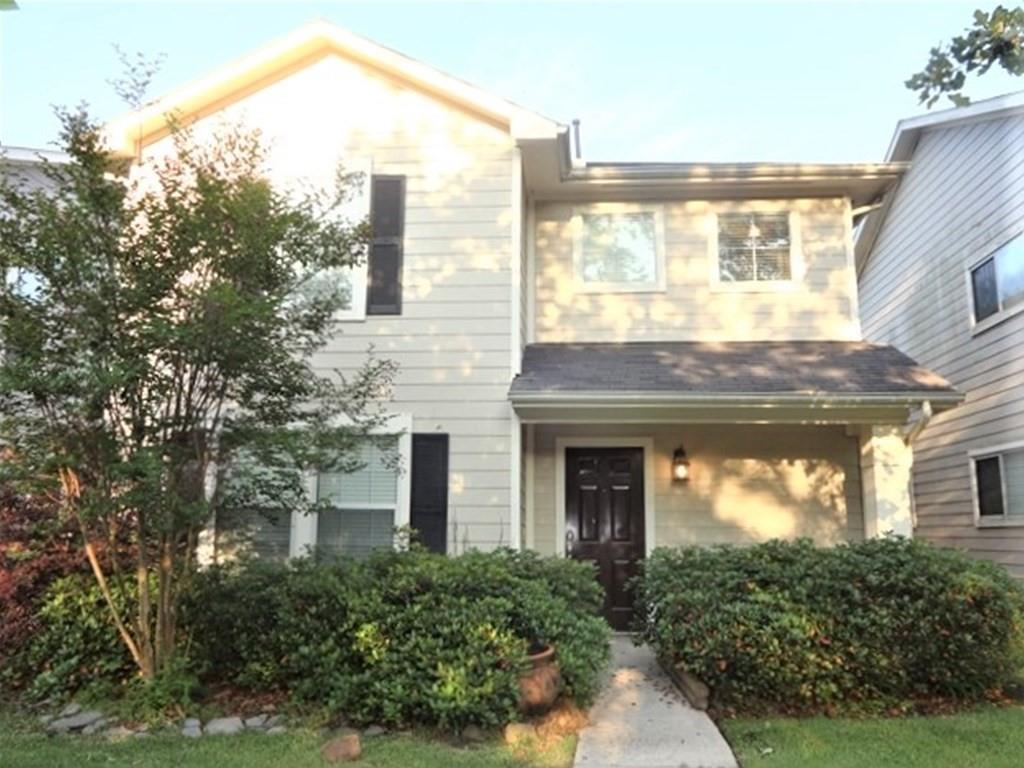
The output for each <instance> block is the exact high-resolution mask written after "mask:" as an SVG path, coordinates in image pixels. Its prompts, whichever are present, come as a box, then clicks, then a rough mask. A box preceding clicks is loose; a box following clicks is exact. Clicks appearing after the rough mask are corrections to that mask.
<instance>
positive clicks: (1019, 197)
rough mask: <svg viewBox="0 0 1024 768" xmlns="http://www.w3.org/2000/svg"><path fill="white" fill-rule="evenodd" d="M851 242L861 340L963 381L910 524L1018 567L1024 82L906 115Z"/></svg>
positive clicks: (921, 448) (923, 453) (917, 473)
mask: <svg viewBox="0 0 1024 768" xmlns="http://www.w3.org/2000/svg"><path fill="white" fill-rule="evenodd" d="M887 159H888V160H889V161H890V162H909V163H910V168H909V170H908V171H907V172H906V174H905V175H904V177H903V179H902V180H901V181H900V183H899V185H898V186H897V187H896V188H895V189H894V190H893V191H892V192H890V193H889V194H888V195H887V196H886V197H885V199H884V201H883V202H882V203H881V205H880V207H879V208H878V209H877V210H876V211H874V212H873V213H871V214H870V216H869V217H868V218H867V219H866V220H865V222H864V225H863V227H862V228H861V231H860V232H859V233H858V237H857V243H856V254H857V267H858V273H859V279H860V302H861V316H862V318H863V322H864V333H865V335H866V337H867V338H869V339H872V340H875V341H880V342H884V343H889V344H894V345H896V346H898V347H899V348H900V349H902V350H905V351H906V352H908V353H909V354H911V355H913V356H914V358H916V359H918V360H920V361H921V362H923V363H924V364H926V365H928V366H929V367H930V368H933V369H935V370H936V371H938V372H940V373H941V374H942V375H943V376H945V377H946V378H947V379H949V380H950V381H951V382H953V383H954V384H955V385H956V387H957V388H958V389H959V390H960V391H962V392H964V393H965V395H966V399H965V401H964V404H963V405H962V406H960V407H959V408H957V409H956V410H954V411H951V412H949V413H945V414H942V415H939V416H936V418H935V419H934V420H933V421H932V423H931V424H930V425H929V426H928V427H927V428H926V429H925V430H924V431H923V432H922V433H921V435H920V437H919V438H918V440H917V443H916V460H915V465H914V473H913V488H914V501H915V511H916V515H917V531H916V535H919V536H921V537H922V538H925V539H928V540H929V541H934V542H936V543H939V544H944V545H947V546H956V547H962V548H965V549H967V550H969V551H970V552H971V553H973V554H975V555H977V556H979V557H985V558H988V559H990V560H993V561H995V562H997V563H1001V564H1003V565H1005V566H1006V567H1007V568H1008V569H1009V570H1010V571H1011V572H1012V573H1014V574H1015V575H1016V576H1018V577H1024V92H1020V93H1015V94H1010V95H1008V96H1003V97H1000V98H996V99H989V100H987V101H981V102H978V103H976V104H972V105H970V106H968V107H963V108H960V109H949V110H944V111H941V112H935V113H933V114H928V115H923V116H921V117H914V118H910V119H908V120H903V121H902V122H900V123H899V125H898V126H897V127H896V133H895V135H894V136H893V139H892V142H891V144H890V145H889V150H888V155H887Z"/></svg>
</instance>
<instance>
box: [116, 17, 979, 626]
mask: <svg viewBox="0 0 1024 768" xmlns="http://www.w3.org/2000/svg"><path fill="white" fill-rule="evenodd" d="M172 111H173V112H174V113H176V114H177V116H178V119H179V120H182V121H185V122H188V123H190V124H192V125H193V127H194V129H195V132H196V135H198V136H200V137H202V136H204V135H208V134H207V133H206V132H207V130H208V128H209V127H210V126H216V125H217V124H218V123H220V122H221V121H223V120H230V121H241V122H243V123H245V124H247V125H250V126H252V127H256V128H259V129H260V131H261V132H262V136H263V137H264V139H265V140H266V141H267V142H268V146H269V151H270V153H269V164H270V174H271V176H272V178H273V180H274V181H275V182H276V183H280V184H284V185H287V184H292V183H297V182H309V181H312V182H314V183H316V182H326V181H327V180H329V179H330V178H331V177H332V175H333V173H334V170H335V168H336V166H337V164H338V163H339V161H340V162H342V163H344V164H345V165H346V166H347V167H348V168H349V169H361V170H364V171H366V174H365V178H366V188H365V189H364V190H363V192H362V194H361V195H358V196H357V199H356V201H355V202H354V203H353V205H354V209H353V212H354V213H359V214H365V215H368V216H369V219H370V222H371V225H372V228H373V241H372V245H371V249H370V254H369V259H368V264H367V265H365V266H364V267H362V268H359V269H353V270H351V272H350V273H348V274H346V275H343V276H339V279H344V280H347V281H348V282H349V284H350V285H351V287H352V289H353V291H352V296H353V300H352V303H351V306H349V307H348V308H347V309H346V310H345V311H344V312H342V313H340V314H339V316H338V318H337V333H336V335H335V336H334V338H332V340H331V341H330V343H329V344H328V345H327V347H326V348H325V349H324V350H323V351H322V352H321V353H320V355H319V357H318V358H317V360H316V363H317V364H318V365H319V366H321V367H322V368H323V370H324V371H325V372H326V371H329V370H332V369H341V370H353V369H355V368H357V367H358V366H359V365H360V363H361V362H362V360H363V359H364V356H365V354H366V350H367V347H368V346H370V345H373V346H374V347H375V349H376V351H377V353H378V354H380V355H383V356H387V357H389V358H391V359H393V360H395V361H396V362H397V363H398V365H399V367H400V371H399V374H398V377H397V381H396V384H395V390H394V396H393V398H392V400H391V401H390V402H389V403H387V408H388V409H389V410H390V411H391V412H392V414H393V418H392V420H391V423H390V425H389V427H388V429H387V432H388V433H389V434H392V435H393V436H394V439H395V440H396V442H397V446H398V450H399V453H400V455H401V457H402V462H401V463H402V466H401V468H400V469H399V470H396V469H395V468H394V467H392V466H390V465H389V464H387V463H386V462H383V461H381V459H380V457H379V456H377V455H376V454H375V453H374V452H373V450H372V449H367V454H366V455H365V456H364V458H365V460H366V466H365V468H364V469H362V470H360V471H358V472H356V473H353V474H348V475H337V474H330V475H321V476H319V477H313V478H310V486H309V493H310V494H311V495H312V496H315V497H317V498H319V499H321V500H325V501H328V502H330V506H331V507H332V509H331V511H329V512H322V513H320V514H319V515H316V516H303V515H299V514H287V513H283V514H280V515H277V516H276V517H275V516H258V517H257V516H254V517H253V519H252V520H249V521H239V520H218V521H216V525H215V526H214V530H213V531H212V536H211V537H210V538H211V539H212V541H210V542H209V543H210V545H211V550H210V554H212V556H214V557H221V556H226V555H228V554H229V553H230V546H229V541H230V539H231V537H232V534H233V532H234V531H236V530H237V529H238V527H239V525H240V524H243V525H245V526H247V527H248V528H249V529H250V531H251V533H252V534H253V536H254V538H255V545H256V547H257V550H258V551H260V552H262V553H264V554H269V555H278V556H284V555H292V556H297V555H301V554H303V553H305V552H306V551H307V550H308V548H309V547H310V546H314V545H315V546H318V547H321V548H323V549H326V550H328V551H334V552H341V553H347V554H358V553H361V552H365V551H367V550H368V549H372V548H373V547H377V546H387V545H390V544H391V542H392V528H393V526H395V525H402V524H406V523H408V524H411V525H412V526H413V527H414V528H416V529H417V530H419V531H420V532H421V533H422V535H423V537H424V539H425V540H426V542H427V544H428V545H429V546H430V547H432V548H433V549H435V550H438V551H442V552H448V553H457V552H461V551H463V550H464V549H466V548H468V547H479V548H485V549H486V548H493V547H497V546H501V545H505V546H511V547H514V548H521V547H531V548H534V549H537V550H539V551H541V552H543V553H548V554H564V555H568V556H572V557H577V558H581V559H587V560H592V561H594V562H596V563H597V565H598V568H599V572H600V579H601V582H602V584H603V585H604V586H605V589H606V593H607V602H606V612H607V615H608V616H609V618H610V620H611V621H612V622H613V623H614V624H616V625H619V626H621V625H622V624H623V622H624V618H625V616H626V615H627V614H628V612H629V609H630V606H631V600H630V598H629V596H628V594H627V592H626V590H625V586H624V585H625V584H626V582H627V580H628V578H629V576H630V575H631V574H632V573H633V572H634V571H635V566H636V563H637V561H638V560H640V559H642V558H643V557H644V556H645V555H646V554H647V553H648V552H650V550H651V549H652V548H653V547H655V546H658V545H680V544H691V543H696V544H711V543H724V542H730V543H748V542H755V541H761V540H765V539H769V538H793V537H798V536H807V537H811V538H813V539H814V540H816V541H818V542H820V543H834V542H840V541H848V540H858V539H861V538H864V537H865V536H875V535H878V534H880V533H883V532H885V531H890V530H893V531H896V532H899V533H904V534H910V533H911V532H912V529H911V524H910V521H911V504H910V495H909V472H910V466H911V463H912V462H911V458H912V454H911V448H910V446H909V444H908V442H909V437H910V436H912V434H913V432H914V430H915V425H919V424H920V423H921V420H922V419H923V417H924V415H925V414H927V413H929V412H934V413H939V412H941V411H943V410H945V409H948V408H951V407H953V406H954V405H955V404H956V403H958V402H959V400H960V395H959V394H958V393H957V392H956V391H955V390H953V388H952V387H950V385H949V384H948V383H947V382H946V381H944V380H943V379H942V378H941V377H939V376H937V375H935V374H933V373H931V372H929V371H927V370H925V369H923V368H921V367H920V366H918V365H917V364H916V363H915V362H914V361H913V360H911V359H909V358H908V357H906V356H905V355H903V354H902V353H901V352H899V351H897V350H896V349H892V348H889V347H884V346H877V345H872V344H867V343H865V342H864V341H863V340H862V335H861V327H860V319H859V315H858V309H857V307H858V302H857V285H856V274H855V270H854V249H853V211H854V210H855V209H859V208H861V207H862V206H864V205H867V204H869V203H870V202H871V201H874V200H876V199H878V198H879V197H880V196H882V195H883V194H884V193H885V191H886V190H887V189H888V188H889V187H890V186H891V185H892V184H893V183H895V182H896V181H897V179H898V178H899V176H900V174H901V173H902V172H903V171H904V168H905V167H904V166H903V165H902V164H899V163H878V164H834V165H821V164H777V163H776V164H773V163H737V164H716V163H641V164H635V163H584V162H582V161H580V160H579V159H574V158H573V154H574V153H573V152H572V151H571V149H570V136H569V131H568V130H567V127H566V126H565V125H563V124H560V123H557V122H554V121H552V120H549V119H547V118H545V117H543V116H540V115H537V114H535V113H532V112H529V111H528V110H525V109H523V108H522V107H519V106H517V105H515V104H512V103H510V102H507V101H505V100H503V99H499V98H496V97H495V96H493V95H491V94H488V93H485V92H483V91H481V90H479V89H477V88H475V87H473V86H471V85H468V84H467V83H465V82H464V81H462V80H459V79H456V78H453V77H450V76H448V75H445V74H443V73H440V72H438V71H437V70H434V69H432V68H430V67H428V66H426V65H424V64H422V63H420V62H417V61H413V60H411V59H409V58H407V57H405V56H402V55H401V54H398V53H396V52H395V51H392V50H390V49H387V48H384V47H382V46H379V45H377V44H375V43H372V42H370V41H368V40H365V39H363V38H360V37H357V36H355V35H352V34H350V33H348V32H346V31H344V30H342V29H339V28H338V27H335V26H333V25H331V24H327V23H325V22H316V23H314V24H311V25H308V26H306V27H303V28H301V29H299V30H297V31H296V32H294V33H292V34H291V35H288V36H287V37H285V38H283V39H282V40H279V41H277V42H275V43H272V44H270V45H269V46H267V47H265V48H263V49H261V50H259V51H257V52H255V53H254V54H252V55H250V56H247V57H245V58H243V59H241V60H239V61H236V62H234V63H232V64H230V65H228V66H226V67H225V68H223V69H222V70H219V71H217V72H214V73H212V74H211V75H209V76H208V77H205V78H203V79H201V80H199V81H197V82H195V83H193V84H191V85H188V86H185V87H183V88H181V89H180V90H178V91H175V92H173V93H171V94H169V95H168V96H167V97H165V98H163V99H160V100H159V101H157V102H156V103H155V104H153V105H152V106H150V107H147V108H145V109H144V110H142V111H141V112H140V113H135V114H132V115H128V116H126V117H125V118H123V119H121V120H118V121H116V122H114V123H111V124H110V125H109V126H108V138H109V141H110V142H111V146H112V147H114V148H115V149H116V150H117V151H120V152H122V153H123V154H125V155H126V156H128V157H133V156H139V155H140V154H141V156H143V157H151V156H154V155H159V154H160V153H163V152H167V151H168V150H169V145H170V140H169V138H168V132H167V120H166V114H167V113H168V112H172Z"/></svg>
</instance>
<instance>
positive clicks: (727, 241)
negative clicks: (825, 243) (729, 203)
mask: <svg viewBox="0 0 1024 768" xmlns="http://www.w3.org/2000/svg"><path fill="white" fill-rule="evenodd" d="M797 229H798V226H797V218H796V215H795V214H792V213H789V212H786V211H781V212H760V211H737V212H728V213H724V212H723V213H719V214H717V215H716V216H715V217H714V225H713V230H712V237H711V243H712V249H713V253H712V263H713V268H714V272H713V274H712V282H713V283H714V284H717V285H719V286H724V287H739V288H742V287H747V288H753V289H758V288H760V287H769V286H772V285H779V284H790V283H792V282H793V281H794V280H796V279H798V274H797V273H798V271H799V269H798V264H797V259H796V255H797V248H796V239H797V237H796V236H797Z"/></svg>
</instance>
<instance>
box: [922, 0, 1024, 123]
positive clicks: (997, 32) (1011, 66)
mask: <svg viewBox="0 0 1024 768" xmlns="http://www.w3.org/2000/svg"><path fill="white" fill-rule="evenodd" d="M993 64H998V65H999V66H1001V67H1002V68H1003V69H1004V70H1006V71H1007V72H1008V73H1009V74H1011V75H1024V8H1020V7H1017V8H1005V7H1003V6H1001V5H997V6H996V8H995V10H993V11H992V13H985V12H984V11H980V10H979V11H975V12H974V26H973V27H968V28H967V29H965V30H964V34H963V35H959V36H957V37H954V38H953V40H952V42H950V43H949V45H946V46H936V47H935V48H932V50H931V58H930V59H929V60H928V64H927V66H925V68H924V69H923V70H922V71H921V72H918V73H917V74H915V75H913V76H912V77H911V78H910V79H909V80H907V81H906V82H905V83H904V84H905V85H906V86H907V88H909V89H910V90H912V91H917V92H918V94H919V95H920V101H921V103H922V104H927V105H928V107H929V108H931V107H932V106H933V105H934V104H935V102H936V101H938V100H939V98H940V97H941V96H942V95H943V94H945V95H946V96H947V97H948V98H949V100H950V101H951V102H953V104H954V105H956V106H958V107H963V106H966V105H967V104H970V103H971V100H970V99H969V98H967V96H965V95H964V94H963V87H964V82H965V81H966V79H967V75H969V74H971V73H972V72H973V73H976V74H979V75H983V74H985V73H986V72H988V70H989V69H990V68H991V67H992V65H993Z"/></svg>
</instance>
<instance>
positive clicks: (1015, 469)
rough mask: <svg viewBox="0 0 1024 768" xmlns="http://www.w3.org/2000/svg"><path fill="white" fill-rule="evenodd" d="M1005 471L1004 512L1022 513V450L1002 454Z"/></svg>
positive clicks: (1023, 496)
mask: <svg viewBox="0 0 1024 768" xmlns="http://www.w3.org/2000/svg"><path fill="white" fill-rule="evenodd" d="M1003 471H1004V472H1005V473H1006V514H1008V515H1024V450H1020V451H1013V452H1012V453H1004V454H1003Z"/></svg>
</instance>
